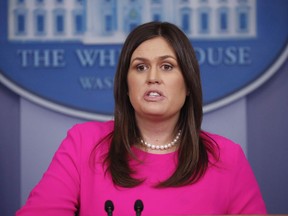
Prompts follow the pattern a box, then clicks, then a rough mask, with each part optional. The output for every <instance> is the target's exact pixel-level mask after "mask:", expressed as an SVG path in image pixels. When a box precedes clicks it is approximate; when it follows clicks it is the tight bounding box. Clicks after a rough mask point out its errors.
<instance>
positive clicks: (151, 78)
mask: <svg viewBox="0 0 288 216" xmlns="http://www.w3.org/2000/svg"><path fill="white" fill-rule="evenodd" d="M147 83H148V84H160V83H161V76H160V74H159V71H158V70H157V68H156V67H151V69H150V70H149V72H148V73H147Z"/></svg>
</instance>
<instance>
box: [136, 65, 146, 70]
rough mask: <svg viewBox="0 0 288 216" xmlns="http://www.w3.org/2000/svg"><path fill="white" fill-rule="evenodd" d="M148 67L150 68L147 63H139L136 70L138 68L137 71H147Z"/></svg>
mask: <svg viewBox="0 0 288 216" xmlns="http://www.w3.org/2000/svg"><path fill="white" fill-rule="evenodd" d="M147 69H148V66H147V65H145V64H138V65H136V70H137V71H145V70H147Z"/></svg>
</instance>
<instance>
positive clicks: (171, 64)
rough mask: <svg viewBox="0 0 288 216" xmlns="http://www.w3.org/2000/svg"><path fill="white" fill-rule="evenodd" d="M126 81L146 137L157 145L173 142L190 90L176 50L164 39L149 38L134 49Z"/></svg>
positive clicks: (140, 127)
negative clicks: (188, 90) (181, 111)
mask: <svg viewBox="0 0 288 216" xmlns="http://www.w3.org/2000/svg"><path fill="white" fill-rule="evenodd" d="M127 82H128V89H129V92H128V96H129V98H130V102H131V104H132V106H133V107H134V110H135V117H136V121H137V124H138V127H139V129H140V132H141V134H142V136H143V138H144V139H145V140H146V141H147V142H151V143H153V144H156V145H163V144H167V143H169V142H171V140H172V139H174V135H175V134H174V128H175V125H176V123H177V120H178V118H179V115H180V110H181V108H182V106H183V104H184V102H185V99H186V96H187V89H186V86H185V82H184V78H183V75H182V72H181V70H180V67H179V65H178V62H177V58H176V55H175V52H174V50H173V48H172V47H171V46H170V45H169V44H168V43H167V42H166V40H165V39H164V38H162V37H157V38H153V39H150V40H147V41H145V42H143V43H142V44H140V45H139V46H138V47H137V48H136V49H135V51H134V53H133V54H132V57H131V61H130V67H129V71H128V76H127Z"/></svg>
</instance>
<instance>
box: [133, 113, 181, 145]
mask: <svg viewBox="0 0 288 216" xmlns="http://www.w3.org/2000/svg"><path fill="white" fill-rule="evenodd" d="M136 120H137V125H138V128H139V130H140V133H141V136H142V137H141V138H142V139H143V140H145V141H146V142H148V143H153V144H154V145H165V144H167V143H170V142H171V141H172V140H173V139H174V138H175V136H176V134H177V133H178V131H175V127H176V124H177V120H178V118H177V119H176V118H173V119H167V120H161V121H155V120H154V121H151V120H149V119H146V118H139V117H136Z"/></svg>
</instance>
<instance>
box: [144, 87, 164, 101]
mask: <svg viewBox="0 0 288 216" xmlns="http://www.w3.org/2000/svg"><path fill="white" fill-rule="evenodd" d="M164 98H165V97H164V95H163V93H162V92H161V91H159V90H149V91H146V92H145V94H144V100H146V101H149V102H157V101H161V100H163V99H164Z"/></svg>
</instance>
